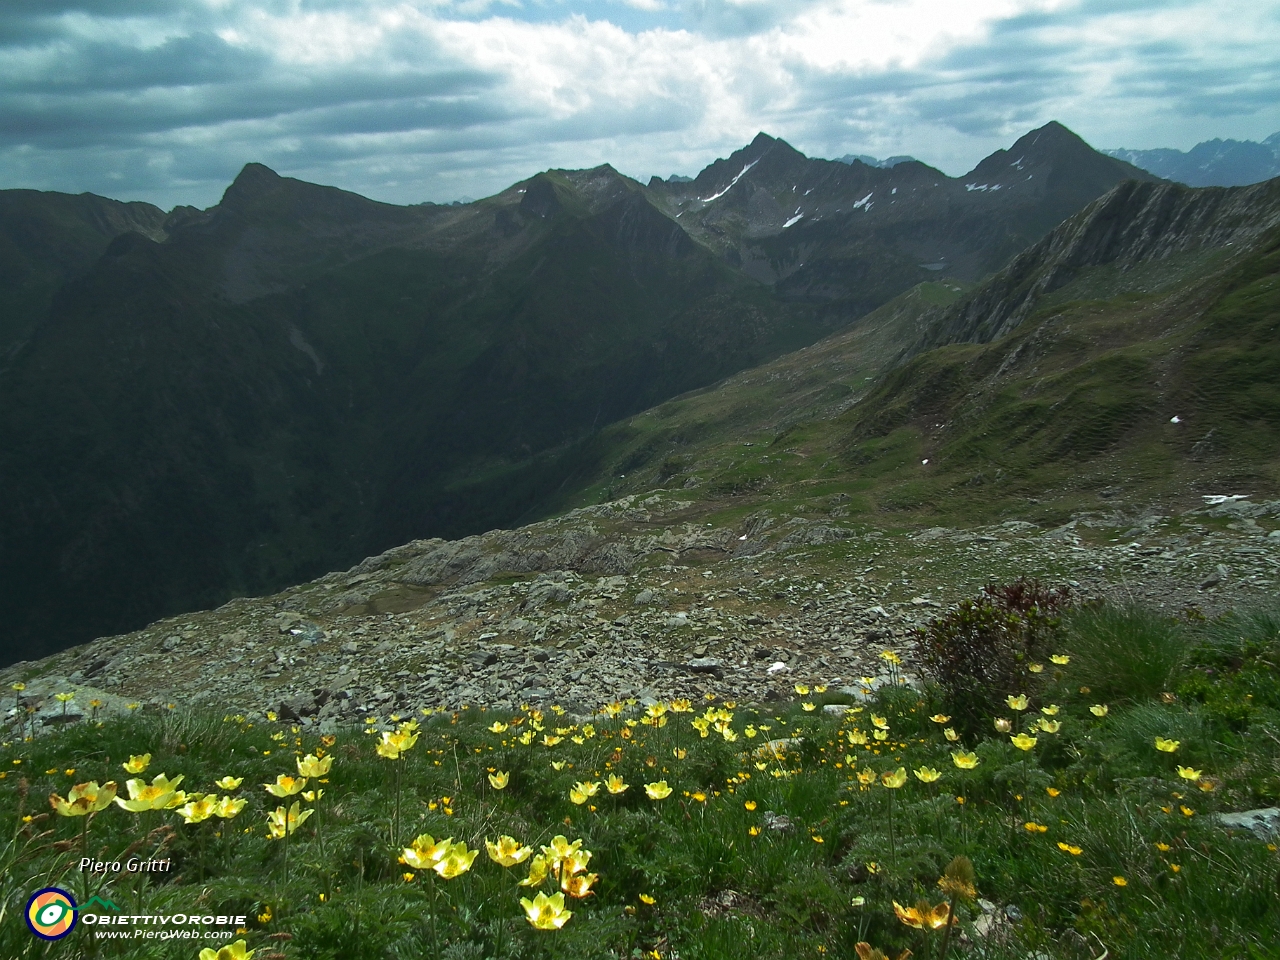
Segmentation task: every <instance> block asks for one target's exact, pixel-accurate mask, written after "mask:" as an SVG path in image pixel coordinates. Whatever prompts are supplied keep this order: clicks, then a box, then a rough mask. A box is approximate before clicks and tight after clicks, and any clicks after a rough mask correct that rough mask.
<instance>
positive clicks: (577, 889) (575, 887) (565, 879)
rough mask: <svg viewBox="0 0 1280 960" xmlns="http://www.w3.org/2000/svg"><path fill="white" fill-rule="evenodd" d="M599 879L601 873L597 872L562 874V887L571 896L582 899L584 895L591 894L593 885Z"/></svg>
mask: <svg viewBox="0 0 1280 960" xmlns="http://www.w3.org/2000/svg"><path fill="white" fill-rule="evenodd" d="M599 879H600V876H599V874H595V873H575V874H572V875H570V874H568V873H566V874H562V875H561V877H560V889H561V890H563V891H564V892H565V893H567V894H568V895H569V896H571V897H575V898H577V899H579V900H581V899H582V898H583V897H589V896H591V885H592V884H593V883H595V882H596V881H597V880H599Z"/></svg>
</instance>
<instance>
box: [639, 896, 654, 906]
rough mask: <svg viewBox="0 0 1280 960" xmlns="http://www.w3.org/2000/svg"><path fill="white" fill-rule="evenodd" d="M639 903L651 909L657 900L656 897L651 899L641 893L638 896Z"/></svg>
mask: <svg viewBox="0 0 1280 960" xmlns="http://www.w3.org/2000/svg"><path fill="white" fill-rule="evenodd" d="M640 902H641V903H643V904H645V905H647V906H650V907H652V906H653V905H654V904H655V903H657V902H658V900H657V898H656V897H651V896H649V895H648V894H647V893H642V894H640Z"/></svg>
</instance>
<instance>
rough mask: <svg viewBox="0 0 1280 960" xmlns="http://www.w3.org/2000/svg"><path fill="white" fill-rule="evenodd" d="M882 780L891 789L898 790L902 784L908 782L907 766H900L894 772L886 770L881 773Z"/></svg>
mask: <svg viewBox="0 0 1280 960" xmlns="http://www.w3.org/2000/svg"><path fill="white" fill-rule="evenodd" d="M880 782H881V783H882V784H884V785H885V786H886V787H888V788H889V789H890V790H897V789H898V788H899V787H900V786H902V785H903V784H904V783H906V782H907V768H906V767H899V768H898V769H897V770H894V771H892V772H890V771H888V770H886V771H885V772H884V773H882V774H880Z"/></svg>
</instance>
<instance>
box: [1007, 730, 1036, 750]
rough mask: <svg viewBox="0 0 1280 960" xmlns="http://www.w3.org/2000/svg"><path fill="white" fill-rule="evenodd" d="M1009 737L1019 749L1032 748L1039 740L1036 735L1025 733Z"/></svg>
mask: <svg viewBox="0 0 1280 960" xmlns="http://www.w3.org/2000/svg"><path fill="white" fill-rule="evenodd" d="M1009 739H1010V740H1011V741H1012V742H1013V745H1014V746H1015V747H1017V748H1018V749H1019V750H1030V749H1031V748H1032V747H1034V746H1035V745H1036V743H1037V742H1038V741H1037V740H1036V738H1035V737H1031V736H1028V735H1027V734H1025V733H1020V734H1018V735H1017V736H1016V737H1010V738H1009Z"/></svg>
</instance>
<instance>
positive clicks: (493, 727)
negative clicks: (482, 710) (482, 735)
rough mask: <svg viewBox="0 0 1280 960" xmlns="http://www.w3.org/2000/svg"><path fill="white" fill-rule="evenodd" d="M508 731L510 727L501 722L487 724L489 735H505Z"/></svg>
mask: <svg viewBox="0 0 1280 960" xmlns="http://www.w3.org/2000/svg"><path fill="white" fill-rule="evenodd" d="M509 729H510V727H509V726H508V725H507V724H505V723H503V722H502V721H501V720H495V721H493V723H491V724H489V732H490V733H506V732H507V730H509Z"/></svg>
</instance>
